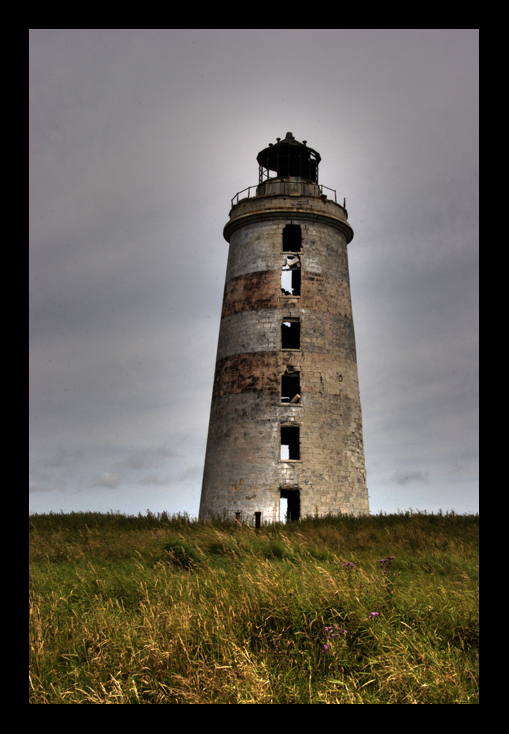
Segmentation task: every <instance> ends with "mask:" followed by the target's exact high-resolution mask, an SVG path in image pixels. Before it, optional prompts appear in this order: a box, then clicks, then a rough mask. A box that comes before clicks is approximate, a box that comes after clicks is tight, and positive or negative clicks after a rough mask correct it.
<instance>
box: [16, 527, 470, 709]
mask: <svg viewBox="0 0 509 734" xmlns="http://www.w3.org/2000/svg"><path fill="white" fill-rule="evenodd" d="M478 527H479V518H478V516H474V515H453V514H439V515H426V514H422V513H419V514H413V513H400V514H398V515H379V516H372V517H364V518H326V519H322V520H315V519H309V520H303V521H301V522H299V523H292V524H288V525H273V526H269V527H265V528H262V529H261V530H258V531H255V530H253V529H252V528H249V527H244V526H243V527H241V528H240V530H236V528H235V526H234V525H232V524H229V523H221V522H218V523H207V524H204V523H200V522H198V521H194V522H192V521H189V520H188V519H187V518H186V517H169V516H166V515H153V514H150V513H149V514H147V515H146V516H138V517H128V516H125V515H119V514H108V515H102V514H96V513H73V514H71V515H63V514H61V515H51V514H50V515H34V516H32V517H31V518H30V702H31V703H34V704H39V703H49V704H58V703H63V704H66V703H98V704H105V703H108V704H110V703H120V704H127V703H158V704H161V703H176V704H188V703H199V704H210V703H220V704H225V703H238V704H253V703H261V704H271V703H278V704H279V703H299V704H309V703H313V704H318V703H320V704H335V703H354V704H370V703H372V704H381V703H397V704H431V703H442V704H454V703H478V702H479V701H478ZM392 557H394V558H392ZM383 560H385V563H381V561H383Z"/></svg>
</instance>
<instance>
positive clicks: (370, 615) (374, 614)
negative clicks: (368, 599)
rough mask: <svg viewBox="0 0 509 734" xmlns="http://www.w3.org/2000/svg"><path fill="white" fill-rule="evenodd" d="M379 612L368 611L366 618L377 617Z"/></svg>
mask: <svg viewBox="0 0 509 734" xmlns="http://www.w3.org/2000/svg"><path fill="white" fill-rule="evenodd" d="M379 616H380V612H370V614H369V617H368V619H374V618H375V617H379Z"/></svg>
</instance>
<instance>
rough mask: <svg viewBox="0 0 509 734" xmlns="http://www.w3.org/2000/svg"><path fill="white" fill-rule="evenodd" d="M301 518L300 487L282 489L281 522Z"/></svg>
mask: <svg viewBox="0 0 509 734" xmlns="http://www.w3.org/2000/svg"><path fill="white" fill-rule="evenodd" d="M299 519H300V492H299V490H298V489H282V490H281V499H280V500H279V520H280V522H293V521H294V520H299Z"/></svg>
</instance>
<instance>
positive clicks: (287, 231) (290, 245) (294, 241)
mask: <svg viewBox="0 0 509 734" xmlns="http://www.w3.org/2000/svg"><path fill="white" fill-rule="evenodd" d="M301 244H302V234H301V229H300V225H298V224H287V225H286V227H285V228H284V229H283V252H300V248H301Z"/></svg>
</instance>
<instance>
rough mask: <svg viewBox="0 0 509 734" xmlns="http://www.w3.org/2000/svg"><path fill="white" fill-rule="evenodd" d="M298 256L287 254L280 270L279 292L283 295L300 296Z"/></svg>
mask: <svg viewBox="0 0 509 734" xmlns="http://www.w3.org/2000/svg"><path fill="white" fill-rule="evenodd" d="M300 273H301V270H300V257H299V256H298V255H288V256H287V258H286V263H285V264H284V265H283V270H282V271H281V292H282V293H283V294H284V295H285V296H300V282H301V276H300Z"/></svg>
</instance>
